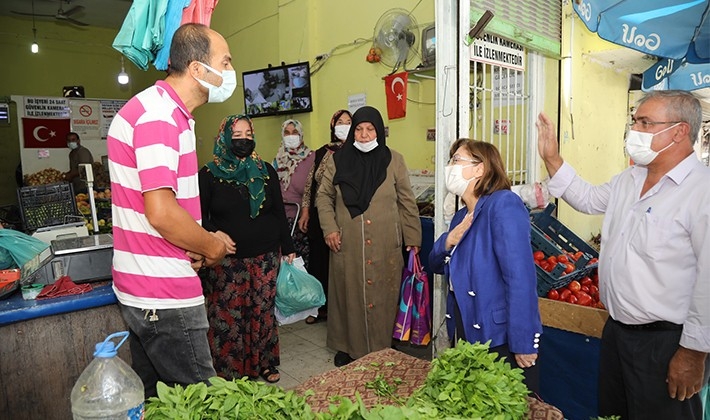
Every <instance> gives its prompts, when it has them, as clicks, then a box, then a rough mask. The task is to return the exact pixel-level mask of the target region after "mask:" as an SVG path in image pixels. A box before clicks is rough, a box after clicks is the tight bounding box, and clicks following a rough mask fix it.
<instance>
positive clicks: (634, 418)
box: [599, 317, 710, 420]
mask: <svg viewBox="0 0 710 420" xmlns="http://www.w3.org/2000/svg"><path fill="white" fill-rule="evenodd" d="M682 332H683V331H682V328H681V329H666V330H656V329H631V328H628V327H627V326H623V324H620V323H618V322H617V321H614V320H612V319H611V317H609V319H608V320H607V322H606V324H605V325H604V330H603V332H602V340H601V350H600V354H599V415H600V416H612V415H616V416H621V418H622V420H649V419H663V420H673V419H678V420H702V418H703V409H702V401H701V400H700V395H699V394H695V395H694V396H693V397H691V398H689V399H686V400H685V401H679V400H677V399H672V398H671V397H670V396H669V395H668V384H667V383H666V377H667V375H668V364H669V363H670V360H671V358H672V357H673V355H674V354H675V352H676V351H677V350H678V347H679V344H678V343H679V342H680V336H681V334H682ZM708 370H709V369H708V363H707V360H706V363H705V376H704V382H703V383H707V380H708V375H709V374H710V372H709V371H708Z"/></svg>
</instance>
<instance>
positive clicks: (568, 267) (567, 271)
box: [565, 263, 574, 274]
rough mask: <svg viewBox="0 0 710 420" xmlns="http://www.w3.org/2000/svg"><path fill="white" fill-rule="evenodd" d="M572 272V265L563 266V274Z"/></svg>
mask: <svg viewBox="0 0 710 420" xmlns="http://www.w3.org/2000/svg"><path fill="white" fill-rule="evenodd" d="M573 271H574V264H572V263H567V264H565V274H569V273H571V272H573Z"/></svg>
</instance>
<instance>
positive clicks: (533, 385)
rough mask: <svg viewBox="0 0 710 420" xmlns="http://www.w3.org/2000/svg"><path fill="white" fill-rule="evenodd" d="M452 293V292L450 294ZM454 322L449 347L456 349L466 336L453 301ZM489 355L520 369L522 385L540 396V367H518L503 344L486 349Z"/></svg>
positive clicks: (512, 355) (457, 308)
mask: <svg viewBox="0 0 710 420" xmlns="http://www.w3.org/2000/svg"><path fill="white" fill-rule="evenodd" d="M450 293H452V292H450ZM454 321H455V323H456V331H455V333H456V334H455V335H456V336H455V337H452V338H451V347H456V342H457V341H458V340H459V339H461V340H465V341H468V340H466V334H465V333H464V331H465V330H464V327H463V319H462V318H461V309H459V304H458V303H456V299H454ZM488 352H489V353H498V356H500V357H503V358H505V359H506V362H508V363H509V364H510V366H511V367H513V368H520V369H522V370H523V383H524V384H525V386H527V387H528V389H529V390H530V391H532V392H533V393H535V394H536V395H540V365H538V364H536V365H535V366H531V367H529V368H523V367H520V366H518V362H516V361H515V355H514V354H513V353H511V352H510V349H509V348H508V344H503V345H500V346H496V347H491V348H490V349H488Z"/></svg>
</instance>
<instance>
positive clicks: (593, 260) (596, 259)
mask: <svg viewBox="0 0 710 420" xmlns="http://www.w3.org/2000/svg"><path fill="white" fill-rule="evenodd" d="M597 261H599V259H598V258H592V259H591V260H589V262H588V263H587V265H590V264H594V263H596V262H597Z"/></svg>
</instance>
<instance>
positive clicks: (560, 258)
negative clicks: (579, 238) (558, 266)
mask: <svg viewBox="0 0 710 420" xmlns="http://www.w3.org/2000/svg"><path fill="white" fill-rule="evenodd" d="M557 261H558V262H561V263H568V262H569V258H568V257H567V256H566V255H565V254H560V255H558V256H557Z"/></svg>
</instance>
